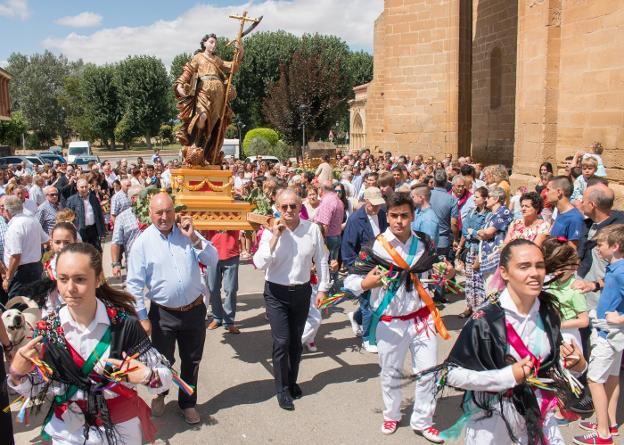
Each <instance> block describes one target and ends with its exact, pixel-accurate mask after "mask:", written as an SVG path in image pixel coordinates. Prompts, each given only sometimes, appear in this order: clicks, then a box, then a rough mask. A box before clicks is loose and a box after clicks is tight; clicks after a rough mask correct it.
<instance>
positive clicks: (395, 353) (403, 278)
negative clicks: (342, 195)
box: [345, 193, 449, 443]
mask: <svg viewBox="0 0 624 445" xmlns="http://www.w3.org/2000/svg"><path fill="white" fill-rule="evenodd" d="M386 205H387V210H386V214H387V220H388V228H387V229H386V230H385V231H384V232H383V233H380V234H379V235H378V236H377V237H376V239H375V241H374V242H373V244H372V246H367V247H364V248H363V249H362V251H361V253H360V256H359V258H358V260H357V261H356V263H355V265H354V266H353V267H352V268H351V273H350V275H349V276H348V277H347V278H346V279H345V288H346V289H348V290H349V291H350V292H352V293H353V294H354V295H356V296H358V295H360V294H362V293H363V292H366V291H368V290H370V291H371V297H370V302H371V309H372V310H373V319H372V322H371V328H370V337H369V341H370V342H371V343H372V344H375V343H376V344H377V348H378V351H379V364H380V366H381V378H380V380H381V391H382V396H383V402H384V411H383V415H384V421H383V425H382V427H381V431H382V433H384V434H392V433H394V432H395V431H396V429H397V425H398V422H399V420H400V418H401V379H402V369H403V363H404V361H405V356H406V354H407V352H408V350H409V351H411V353H412V368H413V372H419V371H421V370H424V369H427V368H429V367H431V366H434V365H435V364H436V362H437V356H436V355H437V349H438V348H437V339H436V332H437V333H438V334H440V335H441V336H442V337H443V338H445V339H448V338H449V334H448V332H447V330H446V328H445V327H444V324H443V323H442V319H441V317H440V314H439V312H438V310H437V308H436V307H435V305H434V303H433V300H432V297H431V295H430V294H429V292H428V291H427V290H426V289H425V288H424V287H423V284H422V283H421V281H420V275H421V274H426V273H428V272H429V271H431V269H432V267H433V264H434V263H436V262H437V261H438V257H437V255H436V254H435V247H434V246H433V243H432V242H431V240H430V239H429V237H428V236H427V235H425V234H424V233H422V232H415V233H413V232H412V229H411V225H412V221H413V220H414V203H413V201H412V200H411V198H410V196H409V194H407V193H395V194H393V195H391V196H389V197H388V199H387V200H386ZM433 387H434V381H433V379H432V378H430V379H423V380H421V381H420V382H419V384H418V385H417V386H416V390H415V394H414V400H416V401H417V403H415V404H414V409H413V412H412V416H411V420H410V426H411V427H412V429H414V431H416V433H418V434H420V435H422V436H423V437H425V438H426V439H427V440H429V441H431V442H434V443H442V442H443V441H442V440H441V439H440V438H439V436H438V430H437V429H436V428H435V426H434V425H433V413H434V411H435V398H434V391H433Z"/></svg>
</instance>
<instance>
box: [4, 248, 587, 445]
mask: <svg viewBox="0 0 624 445" xmlns="http://www.w3.org/2000/svg"><path fill="white" fill-rule="evenodd" d="M109 263H110V260H108V259H105V261H104V264H105V265H108V264H109ZM262 287H263V276H262V274H261V273H260V272H259V271H257V270H255V269H254V268H253V267H252V266H250V265H244V266H242V267H241V270H240V295H239V302H238V314H237V320H238V322H239V323H240V327H241V331H242V332H241V334H240V335H231V334H226V333H225V332H224V330H222V329H218V330H215V331H209V332H208V335H207V338H206V345H205V348H204V357H203V360H202V368H201V371H200V381H199V403H198V409H199V411H200V413H201V415H202V420H203V423H202V424H201V425H200V426H198V427H196V428H190V427H188V426H187V425H186V424H185V423H184V421H183V420H182V417H181V415H180V411H179V410H178V408H177V404H176V402H175V398H174V396H173V395H170V396H168V397H167V411H166V413H165V416H163V417H162V418H158V419H155V423H156V425H157V427H158V431H159V432H158V437H159V440H158V442H157V443H161V444H162V443H165V444H184V445H193V444H198V445H199V444H201V445H206V444H213V443H214V444H227V445H230V444H268V443H271V444H297V445H308V444H309V445H318V444H327V445H340V444H354V445H368V444H370V445H378V444H380V443H383V444H389V445H390V444H405V443H413V444H425V443H428V442H426V441H425V440H424V439H422V438H420V437H418V436H416V435H415V434H414V433H413V432H412V431H411V429H410V428H409V414H410V412H411V405H412V403H413V383H410V382H406V385H405V387H404V389H403V395H404V403H403V405H402V411H403V413H404V417H403V420H402V421H401V423H400V427H399V429H398V431H397V432H396V433H395V434H394V435H392V436H383V435H382V434H381V433H380V431H379V428H380V424H381V421H382V415H381V410H382V403H381V394H380V388H379V379H378V373H379V367H378V365H377V360H376V356H375V355H372V354H369V353H367V352H365V351H363V350H360V349H359V343H358V341H357V340H356V339H355V338H354V337H353V333H352V331H351V328H350V325H349V322H348V320H347V317H346V315H345V314H346V312H347V311H349V310H352V308H353V306H352V304H351V303H343V304H342V305H341V306H340V307H337V308H335V309H332V310H331V311H330V312H329V313H327V314H324V318H323V324H322V326H321V329H320V332H319V335H318V337H317V344H318V347H319V352H316V353H305V354H304V357H303V363H302V365H301V374H300V383H301V387H302V389H303V393H304V397H303V398H302V399H301V400H298V401H296V403H295V405H296V410H295V411H294V412H287V411H283V410H281V409H280V408H279V407H278V405H277V402H276V400H275V397H274V386H273V377H272V374H271V337H270V332H269V326H268V322H267V321H266V319H265V317H264V304H263V299H262V295H261V292H262ZM463 308H464V306H463V303H462V302H454V303H452V304H449V305H448V306H447V308H446V309H445V310H444V311H443V314H444V319H445V323H446V324H447V327H448V328H449V329H450V330H451V331H452V335H453V340H451V341H441V344H440V347H439V352H438V355H439V358H440V360H442V359H443V357H445V356H446V355H447V354H448V350H449V348H450V346H451V345H452V341H454V339H455V338H456V337H457V333H458V329H460V328H461V325H462V322H461V321H460V319H459V318H457V317H456V316H455V315H454V314H457V313H459V312H461V311H462V310H463ZM405 370H406V373H408V372H409V370H408V368H407V367H406V368H405ZM174 392H175V391H174ZM459 403H460V396H459V395H458V394H457V393H453V392H449V393H448V394H447V396H446V397H445V398H444V399H442V400H441V401H440V402H439V404H438V408H437V412H436V417H435V421H436V422H437V423H438V425H439V426H440V427H442V428H444V427H448V426H450V425H451V424H452V423H453V422H454V420H455V419H457V417H458V416H459V409H458V406H459ZM41 418H42V415H39V416H37V417H33V418H31V420H30V421H31V425H30V426H27V427H24V426H22V425H18V426H17V434H16V439H17V443H18V444H19V445H25V444H30V443H39V439H37V438H36V436H37V433H38V427H36V425H40V424H41ZM564 434H565V435H566V437H567V439H568V440H569V442H568V443H572V441H571V437H572V435H574V434H579V430H578V429H577V428H575V427H568V428H564ZM41 443H43V442H41ZM499 443H500V444H501V445H502V444H506V443H508V442H507V441H506V440H505V439H503V440H501V442H499Z"/></svg>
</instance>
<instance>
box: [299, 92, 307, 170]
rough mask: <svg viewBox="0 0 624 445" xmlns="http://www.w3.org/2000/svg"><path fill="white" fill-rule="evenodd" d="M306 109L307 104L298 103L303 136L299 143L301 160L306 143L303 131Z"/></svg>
mask: <svg viewBox="0 0 624 445" xmlns="http://www.w3.org/2000/svg"><path fill="white" fill-rule="evenodd" d="M307 109H308V106H307V105H304V104H301V105H299V112H300V113H301V127H302V133H303V135H302V137H303V141H302V144H301V160H302V161H303V158H304V157H305V154H304V151H305V145H306V133H305V121H306V116H305V112H306V110H307Z"/></svg>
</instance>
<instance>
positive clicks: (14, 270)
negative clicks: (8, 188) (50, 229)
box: [1, 196, 48, 298]
mask: <svg viewBox="0 0 624 445" xmlns="http://www.w3.org/2000/svg"><path fill="white" fill-rule="evenodd" d="M23 210H24V207H23V204H22V201H21V200H20V199H19V198H18V197H17V196H7V197H6V198H5V201H4V217H5V218H6V219H8V220H9V224H8V227H7V232H6V235H5V238H4V258H3V261H4V266H6V273H4V274H3V280H2V288H3V289H4V291H5V292H8V294H9V298H10V297H15V296H18V295H23V290H24V286H25V285H27V284H29V283H32V282H34V281H37V280H39V279H40V278H41V274H42V273H43V266H42V264H41V245H42V244H45V243H47V242H48V235H47V234H46V233H45V232H44V231H43V229H42V228H41V225H40V224H39V222H38V221H37V220H36V219H35V218H34V217H33V216H29V215H25V214H24V213H23ZM1 269H4V268H1Z"/></svg>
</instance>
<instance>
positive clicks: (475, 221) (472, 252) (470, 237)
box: [457, 187, 489, 318]
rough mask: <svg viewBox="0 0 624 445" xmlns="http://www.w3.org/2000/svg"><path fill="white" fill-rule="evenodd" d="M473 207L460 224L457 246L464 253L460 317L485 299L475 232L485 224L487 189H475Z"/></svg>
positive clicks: (466, 315)
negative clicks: (462, 307) (464, 304)
mask: <svg viewBox="0 0 624 445" xmlns="http://www.w3.org/2000/svg"><path fill="white" fill-rule="evenodd" d="M473 197H474V198H473V199H474V204H475V207H474V208H473V209H472V210H471V211H470V213H469V214H468V216H467V217H466V218H465V219H464V223H463V226H462V237H461V240H460V242H459V246H458V247H457V253H458V254H459V253H460V252H461V251H462V250H465V253H466V256H465V258H466V260H465V261H466V269H465V276H466V282H465V283H464V293H465V296H466V304H467V306H468V307H467V308H466V310H465V311H464V312H462V313H461V314H459V317H460V318H466V317H468V316H470V314H472V312H473V310H474V309H475V308H477V307H478V306H480V305H481V303H483V301H484V300H485V284H484V283H483V275H481V271H480V265H479V260H478V258H479V245H480V244H481V242H480V240H479V238H478V237H477V233H478V232H479V230H481V229H482V228H483V227H484V225H485V219H486V218H487V215H488V213H489V211H488V209H487V208H486V206H485V202H486V200H487V199H488V189H487V188H485V187H479V188H478V189H476V190H475V192H474V195H473Z"/></svg>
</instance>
